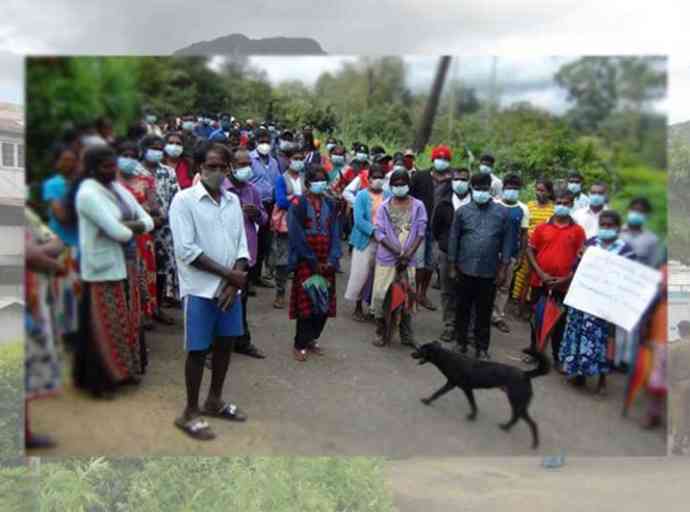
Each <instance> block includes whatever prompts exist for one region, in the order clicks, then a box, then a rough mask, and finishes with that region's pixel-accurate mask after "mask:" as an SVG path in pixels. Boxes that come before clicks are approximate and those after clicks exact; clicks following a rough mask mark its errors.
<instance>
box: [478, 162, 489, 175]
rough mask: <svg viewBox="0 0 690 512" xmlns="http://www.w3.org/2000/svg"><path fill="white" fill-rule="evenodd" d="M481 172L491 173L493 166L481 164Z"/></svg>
mask: <svg viewBox="0 0 690 512" xmlns="http://www.w3.org/2000/svg"><path fill="white" fill-rule="evenodd" d="M479 172H482V173H484V174H491V166H489V165H486V164H481V165H480V166H479Z"/></svg>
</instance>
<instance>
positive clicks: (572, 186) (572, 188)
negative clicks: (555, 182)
mask: <svg viewBox="0 0 690 512" xmlns="http://www.w3.org/2000/svg"><path fill="white" fill-rule="evenodd" d="M568 190H570V191H571V192H572V193H573V194H579V193H580V191H581V190H582V185H580V184H579V183H568Z"/></svg>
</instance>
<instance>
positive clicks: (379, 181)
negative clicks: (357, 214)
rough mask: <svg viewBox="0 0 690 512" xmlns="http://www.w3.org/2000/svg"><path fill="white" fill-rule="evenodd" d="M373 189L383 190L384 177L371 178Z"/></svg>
mask: <svg viewBox="0 0 690 512" xmlns="http://www.w3.org/2000/svg"><path fill="white" fill-rule="evenodd" d="M371 189H372V190H377V191H380V190H383V178H375V179H372V180H371Z"/></svg>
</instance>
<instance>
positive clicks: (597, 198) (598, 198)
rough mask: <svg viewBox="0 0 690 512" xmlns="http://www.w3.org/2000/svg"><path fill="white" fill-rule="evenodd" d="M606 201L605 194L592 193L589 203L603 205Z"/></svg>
mask: <svg viewBox="0 0 690 512" xmlns="http://www.w3.org/2000/svg"><path fill="white" fill-rule="evenodd" d="M605 202H606V196H604V194H590V196H589V204H591V205H592V206H602V205H603V204H604V203H605Z"/></svg>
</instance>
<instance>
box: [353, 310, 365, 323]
mask: <svg viewBox="0 0 690 512" xmlns="http://www.w3.org/2000/svg"><path fill="white" fill-rule="evenodd" d="M352 319H353V320H354V321H355V322H366V321H367V317H365V316H364V314H362V313H359V312H357V313H352Z"/></svg>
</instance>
